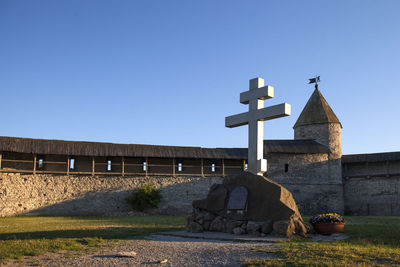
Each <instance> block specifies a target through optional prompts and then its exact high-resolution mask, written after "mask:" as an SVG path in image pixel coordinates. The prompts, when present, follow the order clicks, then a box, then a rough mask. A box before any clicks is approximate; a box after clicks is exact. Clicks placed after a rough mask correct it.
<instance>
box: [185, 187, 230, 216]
mask: <svg viewBox="0 0 400 267" xmlns="http://www.w3.org/2000/svg"><path fill="white" fill-rule="evenodd" d="M227 195H228V190H227V189H226V188H225V186H223V185H222V184H213V185H212V186H211V187H210V190H209V191H208V195H207V198H206V199H202V200H194V201H193V203H192V206H193V208H195V209H196V208H198V209H203V210H208V211H220V210H223V209H224V208H225V201H226V197H227Z"/></svg>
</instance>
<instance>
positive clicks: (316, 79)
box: [308, 76, 321, 89]
mask: <svg viewBox="0 0 400 267" xmlns="http://www.w3.org/2000/svg"><path fill="white" fill-rule="evenodd" d="M308 80H309V81H310V82H309V83H308V84H310V83H315V89H318V83H319V82H320V81H321V80H320V79H319V76H316V77H315V78H311V79H308Z"/></svg>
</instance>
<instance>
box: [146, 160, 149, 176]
mask: <svg viewBox="0 0 400 267" xmlns="http://www.w3.org/2000/svg"><path fill="white" fill-rule="evenodd" d="M147 176H149V158H148V157H146V177H147Z"/></svg>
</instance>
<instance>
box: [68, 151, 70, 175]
mask: <svg viewBox="0 0 400 267" xmlns="http://www.w3.org/2000/svg"><path fill="white" fill-rule="evenodd" d="M69 164H70V159H69V156H67V175H69V166H70V165H69Z"/></svg>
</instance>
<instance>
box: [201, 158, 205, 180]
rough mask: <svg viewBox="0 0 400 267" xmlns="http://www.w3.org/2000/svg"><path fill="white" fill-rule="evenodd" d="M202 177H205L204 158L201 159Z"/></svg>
mask: <svg viewBox="0 0 400 267" xmlns="http://www.w3.org/2000/svg"><path fill="white" fill-rule="evenodd" d="M201 177H204V162H203V158H201Z"/></svg>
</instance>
